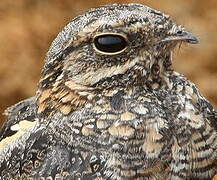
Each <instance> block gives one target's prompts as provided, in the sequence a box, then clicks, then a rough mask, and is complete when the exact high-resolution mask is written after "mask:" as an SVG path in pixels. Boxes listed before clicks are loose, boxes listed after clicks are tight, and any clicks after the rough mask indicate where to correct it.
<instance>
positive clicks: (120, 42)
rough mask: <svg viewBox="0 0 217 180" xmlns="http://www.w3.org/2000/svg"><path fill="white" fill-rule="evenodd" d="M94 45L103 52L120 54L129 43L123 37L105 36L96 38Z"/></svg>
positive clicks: (115, 35)
mask: <svg viewBox="0 0 217 180" xmlns="http://www.w3.org/2000/svg"><path fill="white" fill-rule="evenodd" d="M94 45H95V47H96V49H97V50H99V51H101V52H104V53H118V52H120V51H122V50H123V49H125V48H126V46H127V41H126V40H125V38H124V37H123V36H121V35H117V34H103V35H99V36H97V37H95V39H94Z"/></svg>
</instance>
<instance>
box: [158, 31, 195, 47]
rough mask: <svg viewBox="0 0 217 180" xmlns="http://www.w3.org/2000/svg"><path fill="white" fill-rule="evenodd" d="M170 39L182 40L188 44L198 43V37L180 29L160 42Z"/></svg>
mask: <svg viewBox="0 0 217 180" xmlns="http://www.w3.org/2000/svg"><path fill="white" fill-rule="evenodd" d="M170 41H182V42H187V43H190V44H198V43H199V41H198V39H197V38H196V37H195V36H194V35H193V34H191V33H189V32H187V31H181V32H179V33H177V34H174V35H171V36H168V37H166V38H165V39H163V40H162V41H161V42H170Z"/></svg>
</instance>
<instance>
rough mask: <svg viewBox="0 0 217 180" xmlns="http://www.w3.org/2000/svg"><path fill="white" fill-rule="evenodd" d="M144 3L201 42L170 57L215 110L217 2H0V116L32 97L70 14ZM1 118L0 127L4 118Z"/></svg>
mask: <svg viewBox="0 0 217 180" xmlns="http://www.w3.org/2000/svg"><path fill="white" fill-rule="evenodd" d="M111 3H142V4H146V5H148V6H151V7H153V8H155V9H158V10H160V11H163V12H165V13H168V14H170V15H171V16H172V17H173V18H174V19H176V21H177V22H178V23H179V24H182V25H184V26H185V27H186V29H188V30H190V31H191V32H193V33H194V34H195V35H197V36H198V37H199V39H200V44H199V45H188V46H182V48H181V50H178V51H176V52H175V53H174V55H175V61H174V66H175V68H176V70H177V71H179V72H181V73H183V74H185V75H186V76H187V77H188V78H189V79H191V80H192V81H193V82H194V83H195V84H197V86H198V87H199V89H200V90H201V92H202V93H203V94H204V95H205V96H206V97H207V98H208V99H209V101H211V102H212V104H214V105H215V106H217V62H216V61H217V1H216V0H207V1H204V0H191V1H189V0H161V1H159V0H139V1H133V0H132V1H123V0H122V1H121V0H119V1H109V0H107V1H106V0H79V1H75V0H17V1H16V0H1V1H0V62H1V63H0V87H1V89H0V114H2V112H3V110H4V109H5V108H6V107H8V106H10V105H13V104H14V103H16V102H18V101H20V100H22V99H25V98H27V97H30V96H33V95H34V94H35V91H36V88H37V82H38V80H39V77H40V71H41V67H42V65H43V58H44V56H45V54H46V51H47V50H48V48H49V45H50V43H51V42H52V40H53V39H54V38H55V36H56V34H57V33H58V32H59V31H60V30H61V29H62V28H63V26H64V25H65V24H66V23H67V22H69V21H70V19H71V18H73V17H74V16H76V15H78V14H80V13H82V12H84V11H86V10H88V9H89V8H91V7H95V6H98V5H103V4H111ZM4 118H5V117H4V116H2V115H0V124H1V122H3V120H4Z"/></svg>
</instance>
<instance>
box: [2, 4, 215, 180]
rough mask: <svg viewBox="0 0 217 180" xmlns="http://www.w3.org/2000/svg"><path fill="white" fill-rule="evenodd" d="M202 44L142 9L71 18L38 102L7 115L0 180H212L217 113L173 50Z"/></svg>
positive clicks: (53, 51) (50, 58) (52, 53)
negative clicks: (179, 68)
mask: <svg viewBox="0 0 217 180" xmlns="http://www.w3.org/2000/svg"><path fill="white" fill-rule="evenodd" d="M197 43H199V40H198V39H197V38H196V37H195V36H194V35H193V34H192V33H191V32H189V31H187V30H186V29H185V28H184V27H183V26H181V25H178V24H177V23H176V22H175V21H174V20H173V19H172V18H171V17H170V16H169V15H167V14H164V13H162V12H160V11H157V10H155V9H152V8H150V7H148V6H145V5H141V4H111V5H103V6H99V7H96V8H92V9H90V10H89V11H87V12H85V13H83V14H82V15H79V16H77V17H76V18H74V19H72V21H71V22H69V24H67V25H66V26H65V27H64V28H63V30H62V31H61V32H60V33H59V34H58V35H57V37H56V38H55V40H54V41H53V42H52V44H51V46H50V49H49V50H48V52H47V54H46V57H45V64H44V67H43V69H42V72H41V78H40V80H39V83H38V89H37V92H36V94H35V96H33V97H30V98H28V99H25V100H23V101H21V102H19V103H18V104H16V105H14V106H11V107H9V108H8V109H6V111H5V113H4V114H5V115H6V116H7V120H6V122H5V123H4V125H3V127H2V128H1V132H0V179H2V180H8V179H46V180H48V179H49V180H51V179H67V180H68V179H72V180H91V179H93V180H108V179H111V180H132V179H139V180H142V179H144V180H183V179H186V180H190V179H199V180H204V179H212V178H213V177H214V176H215V174H216V173H217V151H216V149H217V133H216V131H217V111H216V110H215V108H214V107H213V106H212V105H211V104H210V102H209V101H208V100H206V98H205V97H204V96H203V95H202V94H201V93H200V92H199V90H198V88H197V87H196V85H195V84H194V83H192V82H191V81H190V80H188V79H187V78H186V77H185V76H184V75H182V74H180V73H178V72H176V71H175V70H174V69H173V52H174V50H175V49H176V48H177V47H180V45H181V44H192V45H193V44H197ZM180 48H181V47H180ZM192 58H193V55H192Z"/></svg>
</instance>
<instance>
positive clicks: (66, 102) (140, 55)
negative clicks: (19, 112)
mask: <svg viewBox="0 0 217 180" xmlns="http://www.w3.org/2000/svg"><path fill="white" fill-rule="evenodd" d="M180 42H187V43H197V39H196V38H195V37H194V36H193V35H191V34H190V33H189V32H187V31H186V30H185V29H184V28H183V27H181V26H179V25H177V24H176V23H174V22H173V21H172V20H171V19H170V17H169V16H168V15H165V14H163V13H161V12H159V11H156V10H154V9H151V8H149V7H147V6H144V5H139V4H114V5H107V6H101V7H98V8H95V9H91V10H90V11H88V12H86V13H84V14H83V15H80V16H78V17H76V18H75V19H73V20H72V21H71V22H70V23H69V24H68V25H67V26H66V27H65V28H64V29H63V31H62V32H60V33H59V35H58V36H57V38H56V39H55V40H54V42H53V43H52V45H51V48H50V50H49V51H48V54H47V57H46V59H45V66H44V68H43V71H42V77H41V80H40V82H39V90H38V93H37V97H38V99H37V102H38V105H39V112H40V113H44V112H52V111H54V109H59V110H60V112H62V113H63V114H69V113H70V112H72V111H73V110H75V109H76V108H78V107H80V106H82V105H83V104H84V103H85V102H86V101H88V100H91V99H92V98H93V97H94V94H96V93H99V92H101V91H103V90H108V89H112V88H115V87H120V88H125V87H130V86H137V85H138V86H139V85H141V84H143V83H144V82H146V81H147V80H153V79H157V78H158V77H159V75H160V74H161V73H163V72H164V71H167V70H170V68H171V52H172V50H173V49H174V47H175V46H176V45H177V44H178V43H180Z"/></svg>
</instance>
